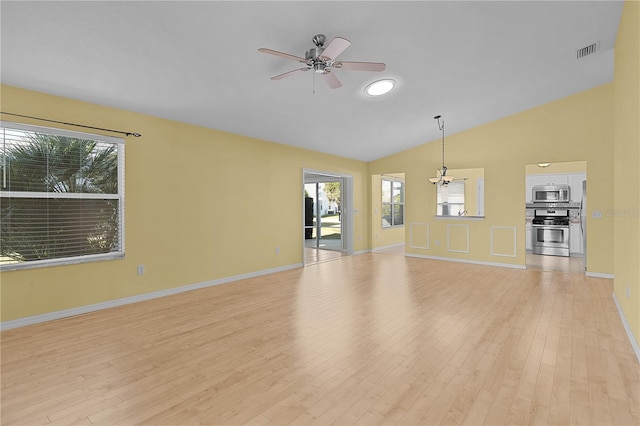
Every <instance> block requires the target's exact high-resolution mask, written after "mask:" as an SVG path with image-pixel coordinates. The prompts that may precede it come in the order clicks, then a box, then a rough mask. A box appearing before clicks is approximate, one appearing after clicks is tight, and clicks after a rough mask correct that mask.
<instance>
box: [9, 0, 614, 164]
mask: <svg viewBox="0 0 640 426" xmlns="http://www.w3.org/2000/svg"><path fill="white" fill-rule="evenodd" d="M0 7H1V10H0V11H1V24H2V29H1V36H2V39H1V43H2V45H1V48H2V58H1V59H2V62H1V72H2V74H1V78H2V83H3V84H8V85H13V86H19V87H23V88H27V89H33V90H37V91H41V92H45V93H51V94H55V95H62V96H65V97H70V98H74V99H79V100H83V101H88V102H92V103H97V104H101V105H107V106H113V107H118V108H123V109H127V110H131V111H136V112H141V113H145V114H151V115H154V116H158V117H163V118H168V119H173V120H178V121H182V122H186V123H191V124H196V125H200V126H205V127H210V128H215V129H220V130H225V131H229V132H233V133H238V134H242V135H247V136H251V137H256V138H260V139H264V140H268V141H273V142H278V143H283V144H287V145H293V146H299V147H304V148H308V149H312V150H316V151H321V152H326V153H331V154H336V155H340V156H343V157H348V158H354V159H358V160H364V161H370V160H374V159H377V158H380V157H383V156H386V155H389V154H392V153H395V152H398V151H402V150H404V149H407V148H410V147H414V146H417V145H420V144H423V143H425V142H428V141H432V140H437V139H438V137H439V134H440V133H439V131H438V128H437V124H436V122H435V120H433V116H434V115H436V114H441V115H442V116H443V118H444V120H445V122H446V123H447V124H446V126H447V134H448V135H449V134H452V133H456V132H459V131H462V130H465V129H468V128H471V127H474V126H477V125H479V124H482V123H486V122H489V121H492V120H496V119H498V118H501V117H505V116H508V115H511V114H514V113H516V112H519V111H522V110H525V109H528V108H531V107H533V106H536V105H540V104H543V103H546V102H549V101H553V100H555V99H559V98H562V97H565V96H568V95H571V94H573V93H577V92H580V91H583V90H586V89H589V88H592V87H595V86H598V85H600V84H604V83H607V82H610V81H612V79H613V47H614V44H615V37H616V34H617V29H618V23H619V20H620V15H621V11H622V2H621V1H600V2H599V1H534V2H529V1H495V2H494V1H491V2H490V1H439V2H435V1H409V2H402V1H347V2H338V1H326V2H320V1H282V2H272V1H255V2H246V1H233V2H231V1H229V2H223V1H194V2H191V1H138V2H134V1H108V2H100V1H82V2H71V1H60V2H57V1H45V2H25V1H19V2H13V1H6V0H4V1H2V2H1V3H0ZM318 33H322V34H325V35H326V36H327V42H328V41H330V40H331V39H332V38H333V37H336V36H341V37H345V38H347V39H349V40H350V41H351V42H352V45H351V46H350V47H349V48H348V49H347V50H346V51H345V52H344V53H342V55H340V57H339V59H342V60H344V61H373V62H384V63H386V64H387V68H386V70H385V71H384V72H381V73H375V72H359V71H347V70H338V71H336V75H337V76H338V78H339V79H340V80H341V81H342V84H343V87H341V88H339V89H334V90H331V89H329V88H328V87H327V86H326V85H325V84H324V83H323V81H322V80H321V79H319V78H317V77H315V78H314V74H313V73H310V72H307V73H297V74H296V75H293V76H291V77H290V78H287V79H284V80H279V81H273V80H270V77H272V76H274V75H277V74H281V73H284V72H286V71H289V70H293V69H295V68H299V67H300V64H298V63H296V62H293V61H289V60H286V59H283V58H279V57H276V56H270V55H265V54H263V53H259V52H258V48H260V47H267V48H270V49H274V50H279V51H282V52H286V53H290V54H293V55H296V56H304V53H305V51H306V50H307V49H309V48H311V47H313V43H312V41H311V39H312V37H313V36H314V35H315V34H318ZM592 43H599V51H598V52H597V53H595V54H593V55H590V56H587V57H585V58H582V59H579V60H578V59H576V50H577V49H580V48H582V47H585V46H588V45H590V44H592ZM385 77H386V78H392V79H395V80H396V81H397V82H398V87H397V88H396V90H394V91H393V92H392V93H390V94H388V95H385V96H382V97H380V98H370V97H367V96H366V95H365V94H364V93H363V89H364V87H365V86H366V85H367V84H368V83H370V82H372V81H374V80H377V79H380V78H385ZM314 87H315V93H314ZM21 112H22V113H28V112H29V111H21ZM65 118H66V119H67V120H73V117H65ZM128 130H133V131H136V129H128ZM176 143H177V144H178V143H180V141H176ZM514 143H517V141H514Z"/></svg>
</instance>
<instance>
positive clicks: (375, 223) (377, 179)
mask: <svg viewBox="0 0 640 426" xmlns="http://www.w3.org/2000/svg"><path fill="white" fill-rule="evenodd" d="M383 177H384V178H389V179H398V180H401V181H404V173H385V174H384V175H380V174H375V175H372V176H371V206H372V209H371V225H372V226H371V246H372V247H371V248H372V249H374V250H375V249H376V248H382V247H389V246H394V245H398V244H404V226H393V227H390V228H383V227H382V178H383ZM405 189H406V187H405ZM405 203H406V197H405Z"/></svg>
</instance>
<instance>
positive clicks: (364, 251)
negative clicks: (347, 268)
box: [353, 250, 371, 256]
mask: <svg viewBox="0 0 640 426" xmlns="http://www.w3.org/2000/svg"><path fill="white" fill-rule="evenodd" d="M367 253H371V250H360V251H354V252H353V255H354V256H358V255H359V254H367Z"/></svg>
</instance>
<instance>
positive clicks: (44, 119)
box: [0, 111, 142, 138]
mask: <svg viewBox="0 0 640 426" xmlns="http://www.w3.org/2000/svg"><path fill="white" fill-rule="evenodd" d="M0 114H5V115H12V116H14V117H22V118H31V119H33V120H40V121H47V122H49V123H57V124H65V125H67V126H74V127H82V128H85V129H93V130H102V131H105V132H111V133H119V134H121V135H125V136H133V137H136V138H139V137H140V136H142V135H141V134H140V133H135V132H124V131H122V130H112V129H104V128H102V127H93V126H85V125H83V124H75V123H67V122H66V121H56V120H49V119H47V118H40V117H32V116H30V115H22V114H14V113H12V112H4V111H0Z"/></svg>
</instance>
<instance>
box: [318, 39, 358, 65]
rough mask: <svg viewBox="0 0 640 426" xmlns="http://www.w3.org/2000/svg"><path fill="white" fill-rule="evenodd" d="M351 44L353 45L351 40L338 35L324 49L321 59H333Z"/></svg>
mask: <svg viewBox="0 0 640 426" xmlns="http://www.w3.org/2000/svg"><path fill="white" fill-rule="evenodd" d="M349 46H351V42H350V41H349V40H347V39H346V38H342V37H336V38H334V39H333V40H331V43H329V44H328V45H327V47H326V48H325V49H324V51H323V52H322V55H320V59H322V60H325V61H327V60H329V61H333V60H334V59H335V58H337V57H338V55H339V54H341V53H342V52H344V51H345V49H346V48H347V47H349Z"/></svg>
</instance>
